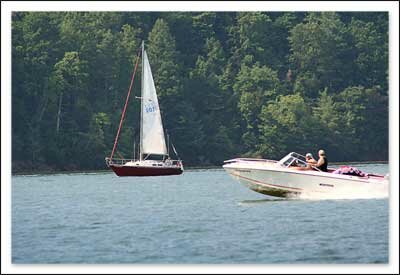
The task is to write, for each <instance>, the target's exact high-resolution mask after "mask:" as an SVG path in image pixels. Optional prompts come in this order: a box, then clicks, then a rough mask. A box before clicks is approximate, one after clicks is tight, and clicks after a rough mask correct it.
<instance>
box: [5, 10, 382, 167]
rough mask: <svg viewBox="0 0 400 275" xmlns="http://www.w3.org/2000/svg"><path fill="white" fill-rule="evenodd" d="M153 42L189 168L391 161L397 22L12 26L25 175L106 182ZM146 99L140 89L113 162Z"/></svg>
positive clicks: (130, 151)
mask: <svg viewBox="0 0 400 275" xmlns="http://www.w3.org/2000/svg"><path fill="white" fill-rule="evenodd" d="M142 40H145V43H146V50H147V53H148V56H149V61H150V64H151V67H152V72H153V76H154V80H155V84H156V89H157V93H158V96H159V103H160V109H161V112H162V119H163V123H164V127H165V129H166V132H167V133H168V136H169V137H170V140H171V141H172V142H173V144H174V145H175V147H176V149H177V151H178V153H179V156H180V157H181V158H182V159H183V161H184V164H185V165H186V166H208V165H221V164H222V162H223V160H225V159H229V158H233V157H239V156H242V157H263V158H270V159H279V158H281V157H282V156H283V155H285V154H287V153H288V152H290V151H297V152H299V153H303V154H305V153H306V152H309V151H311V152H313V153H316V152H317V150H318V149H320V148H323V149H324V150H325V151H326V152H327V155H328V158H329V160H330V161H363V160H387V159H388V13H387V12H337V13H335V12H14V13H13V14H12V169H13V171H14V172H18V171H40V170H77V169H78V170H85V169H105V162H104V158H105V157H106V156H109V155H110V153H111V150H112V146H113V143H114V138H115V134H116V132H117V129H118V124H119V119H120V117H121V113H122V109H123V105H124V102H125V97H126V94H127V91H128V87H129V83H130V77H131V74H132V72H133V67H134V64H135V61H136V55H137V53H138V50H139V48H140V45H141V41H142ZM139 72H140V67H139ZM139 95H140V77H138V76H136V79H135V84H134V86H133V90H132V96H131V99H130V101H129V106H128V110H127V113H126V117H125V120H124V124H123V128H122V131H121V135H120V140H119V143H118V147H117V154H116V157H117V156H121V157H125V158H132V157H133V156H134V154H136V155H137V152H136V153H135V152H134V142H136V143H137V142H138V139H139V117H140V112H139V108H140V102H139V100H138V99H135V96H139ZM135 148H136V150H137V148H138V146H137V145H136V147H135Z"/></svg>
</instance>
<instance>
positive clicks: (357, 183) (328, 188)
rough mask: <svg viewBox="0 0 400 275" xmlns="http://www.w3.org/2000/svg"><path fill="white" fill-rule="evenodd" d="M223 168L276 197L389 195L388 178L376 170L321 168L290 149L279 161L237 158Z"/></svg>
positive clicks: (242, 180) (255, 188) (240, 179)
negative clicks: (349, 172)
mask: <svg viewBox="0 0 400 275" xmlns="http://www.w3.org/2000/svg"><path fill="white" fill-rule="evenodd" d="M223 168H224V169H225V170H226V171H227V172H228V173H229V174H230V175H231V176H232V177H233V178H234V179H237V180H238V181H239V182H240V183H242V184H243V185H245V186H246V187H248V188H250V189H251V190H253V191H255V192H258V193H262V194H265V195H270V196H276V197H297V196H302V195H305V196H306V197H311V198H324V197H327V198H332V197H333V198H348V197H351V198H358V197H360V198H363V197H368V196H372V197H376V196H383V197H386V196H388V190H389V189H388V187H389V178H388V175H387V176H383V175H377V174H364V175H363V176H356V175H346V174H338V173H336V172H335V169H328V172H322V171H320V170H319V169H317V168H315V167H312V168H310V166H309V165H308V164H307V162H306V160H305V157H304V156H302V155H300V154H297V153H295V152H291V153H289V154H288V155H286V156H285V157H284V158H282V159H281V160H279V161H276V160H267V159H249V158H236V159H231V160H226V161H225V162H224V165H223Z"/></svg>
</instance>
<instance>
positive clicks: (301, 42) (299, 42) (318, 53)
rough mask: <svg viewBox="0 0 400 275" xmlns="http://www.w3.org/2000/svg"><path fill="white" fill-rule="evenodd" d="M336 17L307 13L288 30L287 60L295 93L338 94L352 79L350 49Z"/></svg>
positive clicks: (344, 31) (328, 14) (330, 14)
mask: <svg viewBox="0 0 400 275" xmlns="http://www.w3.org/2000/svg"><path fill="white" fill-rule="evenodd" d="M347 37H348V32H347V29H346V27H345V25H344V23H343V22H341V21H340V18H339V16H338V15H337V14H335V13H331V12H324V13H310V14H309V15H308V16H307V17H306V19H305V22H304V23H300V24H298V25H296V26H295V27H294V28H293V29H291V31H290V36H289V41H290V45H291V52H292V54H291V56H290V59H291V61H292V63H293V66H292V67H293V72H294V75H295V84H294V85H295V86H294V90H295V92H299V93H301V94H302V95H304V96H307V97H316V96H318V93H319V92H320V91H322V90H323V89H324V88H328V89H329V91H340V90H342V89H343V88H344V87H346V86H347V85H348V84H352V80H353V79H352V78H349V77H348V76H349V75H351V73H352V72H353V71H354V66H353V64H352V63H353V62H351V61H352V60H354V55H355V53H354V49H353V48H352V47H349V43H348V39H347Z"/></svg>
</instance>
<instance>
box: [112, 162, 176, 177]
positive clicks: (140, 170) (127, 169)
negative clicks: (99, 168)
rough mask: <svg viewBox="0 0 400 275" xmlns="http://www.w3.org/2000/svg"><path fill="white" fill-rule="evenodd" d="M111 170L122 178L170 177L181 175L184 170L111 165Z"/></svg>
mask: <svg viewBox="0 0 400 275" xmlns="http://www.w3.org/2000/svg"><path fill="white" fill-rule="evenodd" d="M110 167H111V169H112V170H113V171H114V172H115V174H117V176H120V177H126V176H138V177H145V176H170V175H180V174H182V172H183V170H182V169H181V168H180V167H178V166H177V167H146V166H122V165H110Z"/></svg>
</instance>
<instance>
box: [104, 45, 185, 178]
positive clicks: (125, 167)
mask: <svg viewBox="0 0 400 275" xmlns="http://www.w3.org/2000/svg"><path fill="white" fill-rule="evenodd" d="M139 53H140V52H139ZM141 56H142V84H141V97H137V98H139V99H140V100H141V113H140V147H139V148H140V149H139V150H140V151H139V159H125V158H114V153H115V149H116V146H117V143H118V137H119V133H120V131H121V127H122V122H123V120H124V116H125V112H126V108H127V105H128V101H129V96H130V93H131V90H132V86H133V82H134V79H135V74H136V69H137V67H138V63H139V59H140V54H138V56H137V60H136V64H135V69H134V72H133V74H132V79H131V84H130V87H129V90H128V95H127V97H126V101H125V106H124V109H123V112H122V115H121V120H120V124H119V128H118V132H117V135H116V137H115V142H114V147H113V149H112V152H111V155H110V157H106V158H105V159H106V164H107V166H108V167H110V168H111V169H112V170H113V171H114V172H115V174H117V175H118V176H167V175H179V174H182V172H183V164H182V161H181V160H180V159H179V157H178V153H177V152H176V149H175V147H174V146H173V144H172V148H173V151H174V153H175V155H176V156H177V157H178V159H177V160H173V159H171V158H170V155H169V139H168V146H167V145H166V142H165V135H164V128H163V124H162V119H161V112H160V107H159V104H158V99H157V93H156V88H155V85H154V80H153V75H152V73H151V68H150V63H149V59H148V57H147V53H146V51H145V50H144V41H143V42H142V47H141ZM152 157H153V159H151V158H152ZM154 157H156V158H158V159H154ZM160 158H162V159H160Z"/></svg>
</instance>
